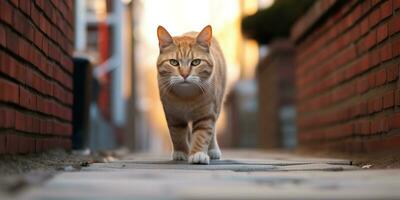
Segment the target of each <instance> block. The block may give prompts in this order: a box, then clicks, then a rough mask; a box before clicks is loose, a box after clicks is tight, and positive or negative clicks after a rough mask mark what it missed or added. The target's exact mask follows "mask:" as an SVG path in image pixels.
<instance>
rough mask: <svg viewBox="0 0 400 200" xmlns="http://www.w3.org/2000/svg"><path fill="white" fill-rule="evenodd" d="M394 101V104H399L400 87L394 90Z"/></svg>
mask: <svg viewBox="0 0 400 200" xmlns="http://www.w3.org/2000/svg"><path fill="white" fill-rule="evenodd" d="M394 96H395V97H394V101H395V104H396V106H400V89H396V90H395V94H394Z"/></svg>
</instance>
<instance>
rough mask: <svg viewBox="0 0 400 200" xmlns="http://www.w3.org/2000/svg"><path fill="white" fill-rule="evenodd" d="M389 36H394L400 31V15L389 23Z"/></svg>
mask: <svg viewBox="0 0 400 200" xmlns="http://www.w3.org/2000/svg"><path fill="white" fill-rule="evenodd" d="M388 28H389V35H393V34H395V33H397V32H399V31H400V15H395V16H394V17H392V18H390V21H389V27H388Z"/></svg>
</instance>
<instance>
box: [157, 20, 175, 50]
mask: <svg viewBox="0 0 400 200" xmlns="http://www.w3.org/2000/svg"><path fill="white" fill-rule="evenodd" d="M157 37H158V44H159V46H160V49H162V48H165V47H167V46H169V45H171V44H172V43H173V40H172V37H171V35H170V34H169V33H168V31H167V30H166V29H165V28H164V27H162V26H158V28H157Z"/></svg>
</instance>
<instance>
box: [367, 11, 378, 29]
mask: <svg viewBox="0 0 400 200" xmlns="http://www.w3.org/2000/svg"><path fill="white" fill-rule="evenodd" d="M380 19H381V17H380V10H379V9H377V10H374V11H372V13H370V14H369V16H368V23H369V28H370V29H371V28H372V27H373V26H375V25H376V24H377V23H378V22H379V20H380Z"/></svg>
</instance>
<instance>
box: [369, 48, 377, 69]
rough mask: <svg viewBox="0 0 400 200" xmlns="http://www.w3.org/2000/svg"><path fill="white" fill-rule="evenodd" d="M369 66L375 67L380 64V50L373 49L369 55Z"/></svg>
mask: <svg viewBox="0 0 400 200" xmlns="http://www.w3.org/2000/svg"><path fill="white" fill-rule="evenodd" d="M369 63H370V66H371V67H373V66H376V65H378V64H379V63H380V49H375V50H373V51H371V52H370V53H369Z"/></svg>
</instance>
